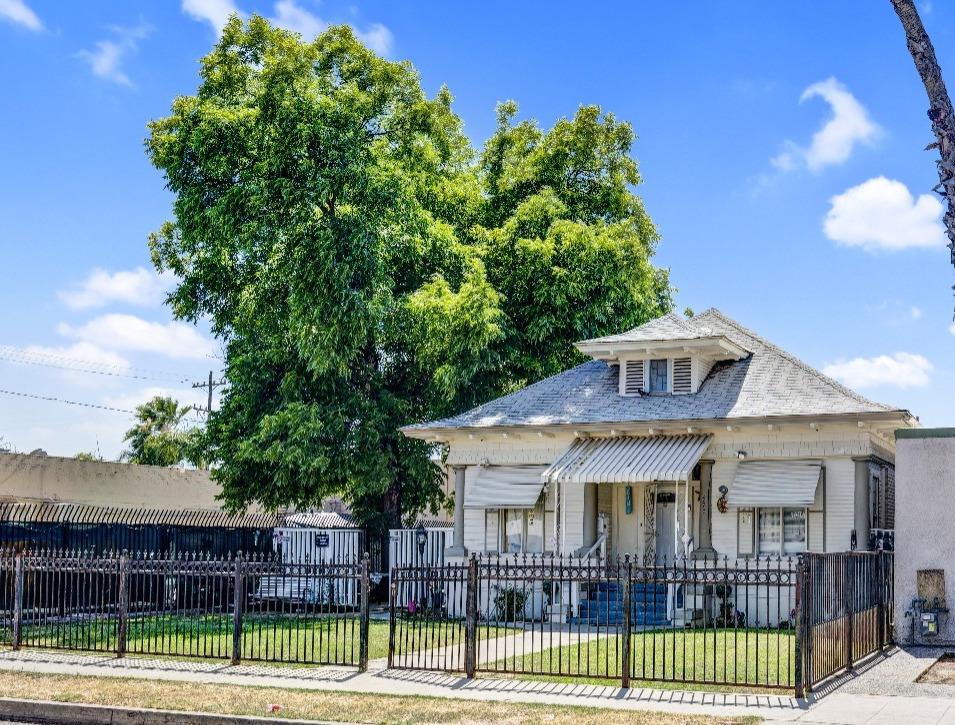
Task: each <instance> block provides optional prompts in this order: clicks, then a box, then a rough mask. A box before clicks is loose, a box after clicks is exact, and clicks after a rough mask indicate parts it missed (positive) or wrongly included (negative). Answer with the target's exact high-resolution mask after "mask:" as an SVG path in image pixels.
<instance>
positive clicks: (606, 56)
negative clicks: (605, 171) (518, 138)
mask: <svg viewBox="0 0 955 725" xmlns="http://www.w3.org/2000/svg"><path fill="white" fill-rule="evenodd" d="M233 8H234V9H237V10H238V11H240V12H241V13H244V14H248V13H250V12H259V13H261V14H263V15H266V16H268V17H272V18H277V19H278V20H279V21H280V22H282V23H283V24H285V25H287V26H291V27H294V28H295V29H298V30H301V31H303V32H305V33H314V32H316V31H318V30H320V29H321V28H322V27H324V26H325V25H326V24H327V23H339V22H347V23H350V24H352V25H353V26H354V27H355V28H356V30H357V31H358V32H359V33H360V34H362V36H363V37H364V38H365V39H366V41H367V42H368V43H369V44H371V45H372V46H373V47H375V48H376V49H377V50H378V51H379V52H382V53H384V54H386V55H387V56H389V57H391V58H394V59H403V58H408V59H410V60H411V61H412V62H413V63H414V64H415V66H416V67H417V68H418V70H419V71H420V73H421V77H422V81H423V83H424V85H425V87H426V89H427V90H428V91H429V92H434V91H435V90H437V89H438V88H439V87H440V85H441V84H447V85H448V86H449V87H450V88H451V90H452V92H453V93H454V95H455V97H456V109H457V111H458V113H459V114H460V115H461V116H462V117H463V118H464V120H465V124H466V130H467V132H468V134H469V135H470V136H471V138H472V139H473V140H474V141H475V143H478V144H479V143H481V142H482V141H483V139H484V138H486V137H487V135H488V134H489V133H490V132H491V130H492V129H493V125H494V106H495V104H496V103H497V102H498V101H501V100H504V99H508V98H513V99H515V100H517V101H518V102H519V103H520V106H521V114H522V116H524V117H534V118H537V119H538V120H539V121H540V122H541V124H542V125H545V126H549V125H550V124H552V123H553V121H554V120H555V119H556V118H558V117H560V116H565V115H569V114H572V113H573V112H574V111H575V109H576V108H577V106H578V105H579V104H582V103H596V104H599V105H601V106H602V107H603V108H604V109H605V110H606V111H610V112H613V113H614V114H616V115H617V116H618V117H619V118H623V119H626V120H629V121H631V122H632V123H633V125H634V128H635V129H636V131H637V133H638V135H639V141H638V142H637V144H636V146H635V149H634V155H635V156H636V158H637V159H638V160H639V162H640V165H641V169H642V173H643V176H644V181H645V183H644V184H643V185H642V186H641V187H640V189H639V193H640V194H641V195H642V196H643V198H644V199H645V201H646V204H647V208H648V210H649V212H650V214H651V216H652V217H653V219H654V220H655V221H656V223H657V225H658V226H659V229H660V232H661V234H662V237H663V240H662V242H661V244H660V247H659V254H658V256H657V260H656V261H657V263H658V264H661V265H664V266H667V267H669V268H670V269H671V272H672V278H673V281H674V283H675V284H676V286H677V287H678V288H679V293H678V296H677V308H678V309H680V310H682V309H683V308H684V307H687V306H690V307H692V308H694V309H696V310H698V311H699V310H702V309H704V308H706V307H709V306H716V307H719V308H721V309H722V310H723V311H724V312H726V313H727V314H729V315H731V316H733V317H735V318H737V319H738V320H740V321H741V322H743V323H744V324H746V325H747V326H749V327H751V328H752V329H754V330H756V331H757V332H759V333H761V334H763V335H764V336H766V337H768V338H769V339H771V340H773V341H774V342H776V343H778V344H780V345H781V346H782V347H784V348H786V349H788V350H790V351H791V352H793V353H795V354H797V355H798V356H800V357H801V358H803V359H804V360H806V361H807V362H809V363H810V364H812V365H815V366H817V367H819V368H825V369H827V370H828V371H830V372H831V373H833V374H835V375H836V376H838V377H840V378H841V379H842V380H844V381H845V382H847V383H849V384H850V385H853V386H854V387H856V388H857V389H859V390H860V392H863V393H864V394H866V395H868V396H869V397H872V398H874V399H876V400H880V401H883V402H888V403H892V404H895V405H899V406H903V407H906V408H909V409H910V410H912V411H913V412H914V413H915V414H916V415H918V416H920V417H921V419H922V421H923V422H924V423H925V424H927V425H953V424H955V412H953V411H952V410H951V401H952V400H953V399H955V382H953V375H952V371H953V370H952V368H953V363H952V358H953V352H955V327H952V309H953V296H952V292H951V289H950V288H951V285H952V283H953V281H955V274H953V270H952V268H951V267H950V266H949V265H948V261H947V258H948V255H947V250H946V249H945V247H944V245H943V240H942V233H941V227H940V224H939V217H940V213H941V206H940V205H939V204H938V203H937V202H936V201H934V199H933V198H932V196H931V195H930V194H929V192H930V189H931V187H932V186H933V184H934V183H935V182H936V180H937V178H936V176H935V166H934V163H933V162H934V156H933V154H930V153H925V152H923V151H922V149H923V147H924V146H925V145H926V144H927V143H928V142H929V141H930V140H931V138H930V130H929V126H928V121H927V119H926V116H925V109H926V100H925V95H924V91H923V89H922V87H921V85H920V83H919V81H918V78H917V75H916V73H915V70H914V68H913V66H912V62H911V59H910V57H909V55H908V52H907V51H906V48H905V44H904V42H903V38H902V34H901V28H900V26H899V24H898V20H897V19H896V17H895V15H894V13H893V12H892V10H891V6H890V5H889V3H888V2H870V3H858V2H848V1H846V2H832V3H826V4H825V5H822V4H816V3H796V2H790V3H755V2H734V3H729V2H725V3H710V2H683V3H653V4H649V3H623V2H620V3H597V4H589V5H588V6H587V7H586V9H584V6H582V5H580V4H578V3H563V4H562V3H553V2H538V3H513V2H494V1H487V2H481V3H471V4H464V3H447V2H433V3H424V2H422V3H415V4H411V3H394V2H371V1H365V0H361V1H360V4H358V5H352V4H349V3H345V2H335V1H334V0H325V1H324V2H321V3H319V2H315V1H314V0H279V1H278V2H276V1H275V0H267V1H265V2H262V1H260V0H181V2H180V0H153V1H143V2H118V1H117V2H107V1H106V0H98V1H96V2H88V3H63V2H55V1H53V0H0V43H2V44H3V47H4V53H3V54H2V55H0V73H2V77H3V78H4V79H5V86H6V88H5V93H4V97H5V99H6V101H5V104H4V110H5V112H4V113H3V114H0V158H2V159H3V163H2V166H0V245H2V251H3V256H2V259H3V266H2V276H0V279H2V284H0V304H2V306H3V310H4V311H5V314H4V315H3V318H2V319H3V323H2V326H0V389H2V390H4V391H12V392H16V393H26V394H31V395H39V396H44V397H54V398H59V399H63V400H71V401H76V402H83V403H89V404H95V405H102V406H107V407H111V408H116V409H119V410H129V409H131V408H132V407H134V406H135V405H136V404H137V403H139V402H141V401H142V400H144V399H146V398H147V397H148V396H149V395H151V394H153V393H154V392H159V391H171V392H174V393H175V394H176V395H177V396H179V397H180V398H181V399H182V400H184V401H189V402H193V401H194V400H196V399H197V392H196V391H195V390H193V389H192V388H191V387H190V386H189V384H188V382H184V381H189V380H193V379H196V380H198V379H201V378H203V377H205V376H206V375H207V374H208V371H209V370H210V369H218V367H219V365H220V363H219V360H218V355H219V352H218V350H217V347H216V345H215V344H214V343H213V342H212V341H210V340H209V339H208V337H207V336H206V335H205V332H204V331H203V330H199V331H196V330H194V329H192V328H190V327H188V326H185V325H182V324H181V323H175V322H174V321H173V320H172V318H171V315H170V314H169V312H168V310H166V309H165V308H164V307H163V306H162V304H161V299H162V289H163V287H164V285H165V284H168V281H167V280H162V279H157V278H156V277H155V275H154V274H152V272H151V268H150V265H149V257H148V252H147V247H146V238H147V235H148V233H149V232H150V231H152V230H154V229H156V228H157V227H158V226H159V225H160V223H161V222H162V221H163V220H164V219H166V218H167V217H168V215H169V212H170V203H171V197H170V195H169V194H168V192H166V191H165V189H164V188H163V182H162V178H161V177H160V175H159V174H158V173H157V172H156V171H155V170H153V169H152V168H151V167H150V165H149V163H148V161H147V159H146V156H145V154H144V153H143V139H144V138H145V135H146V124H147V122H148V121H149V120H150V119H153V118H157V117H159V116H162V115H164V114H165V113H166V112H167V110H168V108H169V105H170V103H171V101H172V99H173V98H174V97H175V96H176V95H177V94H184V93H192V92H193V91H194V90H195V88H196V84H197V67H198V63H197V62H198V59H199V58H200V57H201V56H202V55H203V54H205V53H206V52H207V51H208V50H209V48H210V47H211V45H212V44H213V43H214V41H215V39H216V37H217V35H218V28H219V25H220V23H221V22H222V19H223V18H224V17H226V16H227V15H228V12H229V11H230V9H233ZM920 9H921V11H922V13H923V19H924V21H925V23H926V26H927V28H928V30H929V33H930V34H931V35H932V37H933V40H934V42H935V46H936V49H937V52H938V56H939V60H940V62H941V64H942V67H943V70H948V71H949V80H950V82H952V81H953V79H955V37H953V33H952V31H951V28H955V6H953V5H951V4H942V3H935V4H934V6H933V5H929V4H927V3H925V4H922V5H921V6H920ZM88 362H92V363H95V365H92V366H91V365H89V364H87V363H88ZM63 368H74V369H73V370H65V369H63ZM75 368H83V369H86V370H89V369H96V370H98V371H99V373H112V374H109V375H106V374H93V373H90V372H78V371H77V370H75ZM199 397H201V391H199ZM129 422H130V417H129V415H128V414H126V413H123V412H115V411H109V410H98V409H94V408H86V407H77V406H69V405H66V404H63V403H58V402H51V401H44V400H37V399H33V398H22V397H17V396H12V395H8V394H6V393H4V394H0V436H2V437H3V439H4V441H5V442H6V444H7V445H12V446H14V447H15V448H17V449H19V450H26V451H29V450H32V449H34V448H40V447H42V448H44V449H45V450H47V451H49V452H50V453H55V454H64V455H72V454H74V453H76V452H78V451H82V450H95V449H97V447H98V448H99V450H100V451H101V452H102V453H103V454H104V455H106V456H109V457H113V456H115V455H117V454H118V453H119V451H120V449H121V447H122V441H121V438H122V432H123V430H125V428H127V427H128V425H129Z"/></svg>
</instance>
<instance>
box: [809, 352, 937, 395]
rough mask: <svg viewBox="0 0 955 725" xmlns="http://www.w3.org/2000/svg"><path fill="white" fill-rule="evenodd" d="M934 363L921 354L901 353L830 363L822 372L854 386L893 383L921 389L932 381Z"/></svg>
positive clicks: (899, 386)
mask: <svg viewBox="0 0 955 725" xmlns="http://www.w3.org/2000/svg"><path fill="white" fill-rule="evenodd" d="M933 367H934V366H933V365H932V363H930V362H929V361H928V360H927V359H925V358H924V357H922V356H921V355H915V354H913V353H910V352H897V353H895V354H894V355H879V356H878V357H857V358H853V359H852V360H840V361H837V362H835V363H832V364H830V365H826V367H824V368H823V369H822V372H823V373H825V374H826V375H828V376H829V377H832V378H835V379H836V380H839V381H840V382H843V383H845V384H846V385H848V386H849V387H850V388H871V387H874V386H877V385H891V386H894V387H897V388H921V387H924V386H926V385H928V383H929V373H931V372H932V370H933Z"/></svg>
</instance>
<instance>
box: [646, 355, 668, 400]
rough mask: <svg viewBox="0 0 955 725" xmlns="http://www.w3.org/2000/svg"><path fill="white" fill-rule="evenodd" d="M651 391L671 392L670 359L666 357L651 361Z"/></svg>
mask: <svg viewBox="0 0 955 725" xmlns="http://www.w3.org/2000/svg"><path fill="white" fill-rule="evenodd" d="M649 391H650V392H651V393H669V392H670V361H669V360H667V359H666V358H664V359H662V360H651V361H650V379H649Z"/></svg>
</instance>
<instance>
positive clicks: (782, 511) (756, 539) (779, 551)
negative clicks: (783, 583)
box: [753, 506, 809, 556]
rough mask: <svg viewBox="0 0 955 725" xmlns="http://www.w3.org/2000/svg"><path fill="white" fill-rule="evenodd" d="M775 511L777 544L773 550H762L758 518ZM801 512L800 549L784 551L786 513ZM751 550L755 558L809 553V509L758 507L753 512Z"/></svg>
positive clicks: (800, 507) (797, 507)
mask: <svg viewBox="0 0 955 725" xmlns="http://www.w3.org/2000/svg"><path fill="white" fill-rule="evenodd" d="M769 511H776V512H778V514H779V524H778V526H779V543H778V545H777V547H776V549H775V550H769V551H767V550H765V549H763V540H762V538H761V536H760V530H759V529H760V518H761V516H762V514H763V512H769ZM787 511H801V512H802V516H803V536H802V549H800V550H799V551H786V512H787ZM753 527H754V535H753V549H754V551H755V552H756V556H798V555H799V554H804V553H806V552H807V551H809V508H808V507H806V506H760V507H759V508H757V509H756V510H755V516H754V517H753Z"/></svg>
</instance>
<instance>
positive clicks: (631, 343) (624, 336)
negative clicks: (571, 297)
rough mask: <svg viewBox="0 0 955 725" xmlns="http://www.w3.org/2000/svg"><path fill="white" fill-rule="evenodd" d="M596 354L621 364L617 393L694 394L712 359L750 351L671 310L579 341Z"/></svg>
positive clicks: (736, 356)
mask: <svg viewBox="0 0 955 725" xmlns="http://www.w3.org/2000/svg"><path fill="white" fill-rule="evenodd" d="M577 349H578V350H580V351H581V352H582V353H584V354H586V355H590V357H592V358H594V359H595V360H604V361H606V362H607V363H609V364H610V365H617V366H619V371H620V373H619V375H620V377H619V380H620V382H619V390H620V395H632V396H634V397H639V396H640V395H692V394H693V393H696V392H698V391H699V390H700V388H701V387H702V386H703V384H704V381H705V380H706V378H707V375H709V373H710V371H711V370H712V369H713V366H714V365H715V364H716V363H719V362H723V361H726V360H742V359H743V358H745V357H748V356H749V355H750V352H749V351H748V350H746V349H745V348H743V347H742V346H740V345H739V344H737V343H736V342H734V341H733V340H732V339H730V338H729V336H727V335H726V334H725V333H721V332H719V331H715V330H713V329H712V328H710V327H707V326H705V325H700V324H697V322H696V321H695V320H684V319H683V318H682V317H680V316H679V315H674V314H672V313H671V314H669V315H664V316H663V317H658V318H657V319H655V320H651V321H650V322H648V323H646V324H645V325H641V326H640V327H635V328H634V329H632V330H630V331H628V332H623V333H621V334H619V335H607V336H606V337H595V338H594V339H592V340H583V341H582V342H578V343H577Z"/></svg>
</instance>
